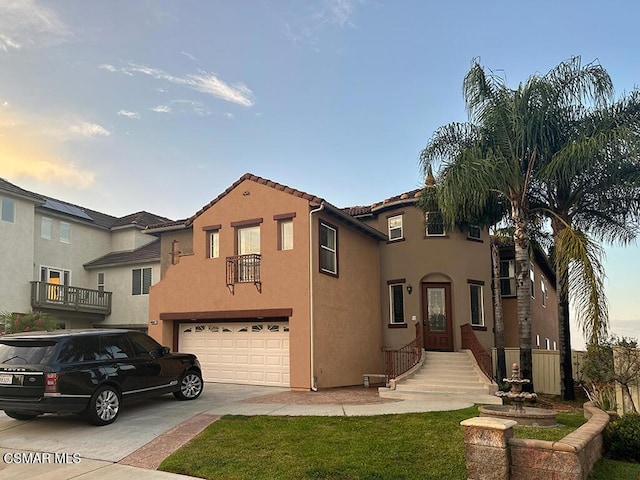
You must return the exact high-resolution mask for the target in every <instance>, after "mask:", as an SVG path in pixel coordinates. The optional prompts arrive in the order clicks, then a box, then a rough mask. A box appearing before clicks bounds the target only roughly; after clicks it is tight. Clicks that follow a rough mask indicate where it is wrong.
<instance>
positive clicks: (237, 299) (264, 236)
mask: <svg viewBox="0 0 640 480" xmlns="http://www.w3.org/2000/svg"><path fill="white" fill-rule="evenodd" d="M287 213H292V214H295V217H294V218H293V237H294V240H293V249H292V250H278V221H276V220H274V218H273V217H274V215H281V214H287ZM259 218H260V219H262V221H261V222H260V223H259V225H260V253H261V267H260V275H261V280H262V285H261V288H262V291H259V290H258V289H257V288H256V286H255V285H254V284H253V283H242V284H236V285H234V288H233V291H231V290H230V288H228V287H227V284H226V257H228V256H233V255H236V236H237V231H236V228H235V227H233V226H232V222H243V221H246V220H255V219H259ZM213 225H219V226H220V228H219V238H220V255H219V257H218V258H208V253H207V248H208V247H207V245H208V232H207V231H206V228H208V227H211V226H213ZM203 228H205V230H203ZM174 238H175V235H174V233H173V232H168V233H167V234H165V235H163V236H162V251H163V252H164V251H165V250H166V248H167V247H166V243H167V242H168V243H171V241H172V240H173V239H174ZM181 250H182V248H181ZM289 308H290V309H291V310H292V315H291V317H290V318H289V328H290V332H289V341H290V358H291V361H290V381H291V387H292V388H300V389H309V388H311V372H310V361H309V358H310V337H309V309H310V303H309V202H308V201H307V200H305V199H302V198H300V197H296V196H293V195H291V194H289V193H285V192H282V191H278V190H276V189H274V188H271V187H269V186H265V185H262V184H258V183H256V182H254V181H250V180H245V181H243V182H241V183H240V184H239V185H238V186H237V187H236V188H235V189H233V190H231V191H230V192H228V193H227V194H226V195H225V196H224V197H222V198H221V199H220V200H219V201H218V202H217V203H215V204H214V205H213V206H211V207H210V208H209V209H207V210H206V211H205V212H204V213H202V214H201V215H200V216H199V217H197V218H196V220H195V221H194V223H193V255H183V256H181V257H179V263H177V264H175V265H171V266H170V267H169V268H168V269H167V271H166V273H165V274H164V276H163V278H162V279H161V281H160V282H159V283H157V284H156V285H154V286H153V287H152V288H151V292H150V297H149V321H150V323H149V333H150V334H151V335H152V336H153V337H154V338H156V340H158V341H160V342H161V343H163V344H164V345H172V344H173V335H174V330H173V327H174V325H173V322H174V321H173V320H161V315H162V316H164V317H165V318H166V317H167V316H168V317H171V315H172V314H179V313H185V312H217V313H218V314H222V315H224V314H225V312H229V315H230V317H231V316H232V315H233V312H234V311H235V312H237V311H241V310H269V309H289ZM154 323H157V324H156V325H154Z"/></svg>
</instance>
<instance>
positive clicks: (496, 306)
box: [491, 241, 507, 383]
mask: <svg viewBox="0 0 640 480" xmlns="http://www.w3.org/2000/svg"><path fill="white" fill-rule="evenodd" d="M491 258H492V260H493V310H494V317H495V318H494V332H495V341H496V354H497V360H498V362H497V363H498V364H497V365H496V381H497V382H498V383H500V382H502V381H503V379H504V378H505V377H506V376H507V365H506V363H507V362H506V360H505V356H504V314H503V311H502V289H501V288H500V250H499V248H498V244H497V243H496V242H495V241H491Z"/></svg>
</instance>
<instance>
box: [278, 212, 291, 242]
mask: <svg viewBox="0 0 640 480" xmlns="http://www.w3.org/2000/svg"><path fill="white" fill-rule="evenodd" d="M279 223H280V228H279V231H280V250H293V219H291V218H287V219H283V220H280V221H279Z"/></svg>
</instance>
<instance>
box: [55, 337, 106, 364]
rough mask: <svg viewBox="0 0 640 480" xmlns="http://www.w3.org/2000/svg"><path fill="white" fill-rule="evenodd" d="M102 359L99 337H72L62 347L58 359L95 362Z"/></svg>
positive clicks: (61, 360) (68, 361) (66, 361)
mask: <svg viewBox="0 0 640 480" xmlns="http://www.w3.org/2000/svg"><path fill="white" fill-rule="evenodd" d="M96 360H101V358H100V356H99V354H98V337H96V336H94V335H91V336H78V337H71V338H69V339H68V341H67V342H66V343H65V344H64V345H63V346H62V348H61V349H60V353H58V361H59V362H60V363H76V362H94V361H96Z"/></svg>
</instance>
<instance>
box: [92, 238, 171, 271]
mask: <svg viewBox="0 0 640 480" xmlns="http://www.w3.org/2000/svg"><path fill="white" fill-rule="evenodd" d="M159 261H160V239H156V240H154V241H152V242H151V243H148V244H146V245H144V246H142V247H140V248H137V249H135V250H129V251H122V252H111V253H107V254H106V255H104V256H102V257H99V258H96V259H95V260H92V261H90V262H87V263H85V264H84V267H85V268H87V269H91V268H98V267H107V266H117V265H128V264H135V263H148V262H159Z"/></svg>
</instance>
